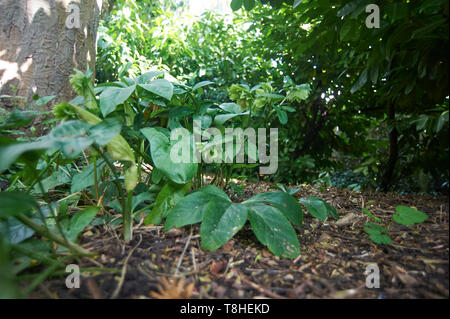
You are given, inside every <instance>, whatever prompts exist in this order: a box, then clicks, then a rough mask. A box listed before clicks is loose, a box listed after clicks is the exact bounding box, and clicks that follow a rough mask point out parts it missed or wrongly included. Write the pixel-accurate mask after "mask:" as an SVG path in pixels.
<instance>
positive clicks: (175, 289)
mask: <svg viewBox="0 0 450 319" xmlns="http://www.w3.org/2000/svg"><path fill="white" fill-rule="evenodd" d="M161 282H162V285H158V290H159V293H157V292H155V291H150V296H151V297H153V298H156V299H189V298H191V296H192V290H193V289H194V283H190V284H189V285H187V286H185V284H184V279H183V278H179V279H173V280H172V284H171V283H169V281H168V280H167V279H166V278H164V277H163V278H162V279H161Z"/></svg>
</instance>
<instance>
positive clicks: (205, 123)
mask: <svg viewBox="0 0 450 319" xmlns="http://www.w3.org/2000/svg"><path fill="white" fill-rule="evenodd" d="M193 120H194V121H199V122H200V125H201V128H202V129H203V130H206V129H208V128H210V127H211V124H212V117H211V116H209V115H194V118H193Z"/></svg>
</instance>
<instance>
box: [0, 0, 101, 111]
mask: <svg viewBox="0 0 450 319" xmlns="http://www.w3.org/2000/svg"><path fill="white" fill-rule="evenodd" d="M101 3H102V0H1V2H0V95H11V96H19V97H20V96H22V97H25V99H23V100H20V101H26V102H30V101H31V100H32V98H33V96H34V95H35V94H38V95H39V96H40V97H43V96H49V95H55V96H56V97H57V98H56V99H55V100H54V102H59V101H63V100H70V99H72V98H73V97H74V96H75V95H76V94H75V93H74V92H73V90H72V88H71V85H70V83H69V75H70V74H72V73H73V69H74V68H78V69H80V70H82V71H84V70H86V68H87V66H89V68H90V69H92V70H95V56H96V38H97V27H98V23H99V18H100V10H101ZM77 8H78V9H77ZM77 17H79V19H77ZM78 22H79V23H78ZM14 101H18V100H17V99H0V106H2V107H4V108H6V109H9V110H10V109H11V108H12V107H13V106H14V105H17V103H14Z"/></svg>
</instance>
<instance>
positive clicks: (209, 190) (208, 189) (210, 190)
mask: <svg viewBox="0 0 450 319" xmlns="http://www.w3.org/2000/svg"><path fill="white" fill-rule="evenodd" d="M199 192H203V193H206V194H210V195H212V196H217V197H222V198H223V199H227V200H229V199H228V195H227V194H226V193H225V192H224V191H223V190H221V189H220V188H219V187H217V186H214V185H206V186H203V187H202V188H200V189H199Z"/></svg>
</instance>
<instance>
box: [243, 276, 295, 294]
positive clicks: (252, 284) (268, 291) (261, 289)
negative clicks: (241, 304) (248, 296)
mask: <svg viewBox="0 0 450 319" xmlns="http://www.w3.org/2000/svg"><path fill="white" fill-rule="evenodd" d="M240 277H241V280H242V282H243V283H244V284H247V285H249V286H250V287H252V288H253V289H256V290H258V291H259V292H260V293H262V294H264V295H267V296H268V297H270V298H274V299H287V298H286V297H283V296H280V295H279V294H277V293H274V292H271V291H270V290H268V289H265V288H263V287H261V286H259V285H257V284H255V283H254V282H251V281H250V280H248V279H247V278H245V277H244V276H243V275H242V274H241V275H240Z"/></svg>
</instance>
